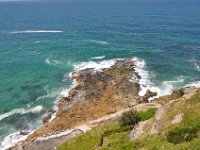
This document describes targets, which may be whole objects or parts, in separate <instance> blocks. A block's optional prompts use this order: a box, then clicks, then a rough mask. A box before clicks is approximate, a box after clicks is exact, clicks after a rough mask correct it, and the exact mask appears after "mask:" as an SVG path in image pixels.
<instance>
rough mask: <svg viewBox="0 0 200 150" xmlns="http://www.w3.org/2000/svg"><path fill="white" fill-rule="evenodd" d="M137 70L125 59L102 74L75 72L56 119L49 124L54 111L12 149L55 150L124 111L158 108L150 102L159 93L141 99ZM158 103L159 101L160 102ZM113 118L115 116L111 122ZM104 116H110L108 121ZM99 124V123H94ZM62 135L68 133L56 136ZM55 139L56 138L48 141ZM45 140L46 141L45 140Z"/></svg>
mask: <svg viewBox="0 0 200 150" xmlns="http://www.w3.org/2000/svg"><path fill="white" fill-rule="evenodd" d="M135 67H136V62H135V60H132V59H121V60H116V63H115V64H114V65H113V66H111V67H110V68H105V69H102V70H100V71H96V70H94V69H93V68H88V69H84V70H80V71H77V72H74V73H72V79H73V80H75V81H76V82H77V85H76V86H75V87H74V88H73V89H72V90H71V91H70V92H69V94H68V96H67V97H62V99H61V101H60V103H59V104H58V110H57V112H56V118H55V119H53V120H52V121H50V122H49V120H50V118H51V114H52V113H53V110H50V111H49V112H48V114H47V115H46V116H45V117H44V118H43V122H44V125H43V126H42V127H41V128H39V129H38V130H36V131H35V132H34V133H33V134H31V135H29V136H28V137H27V139H26V140H24V141H22V142H19V143H17V145H15V146H14V147H11V148H10V149H11V150H21V149H24V150H29V149H31V150H34V149H46V150H47V149H52V148H54V147H55V146H57V145H58V144H62V142H64V141H66V140H68V139H71V138H73V137H74V136H76V135H80V134H82V133H84V132H85V131H86V130H84V129H87V130H89V129H90V128H91V127H93V126H95V125H98V124H101V123H102V121H103V120H104V121H103V123H104V122H108V121H110V120H111V121H113V120H115V119H116V118H117V117H119V116H120V114H121V113H122V112H123V111H126V110H128V109H132V108H135V107H139V106H143V107H142V109H144V108H145V107H146V105H147V106H148V105H149V104H150V105H149V106H151V105H154V104H152V103H148V102H149V101H148V99H149V98H152V97H154V96H156V95H157V93H154V92H151V91H147V92H146V94H145V95H144V96H139V92H140V90H141V86H140V84H139V80H140V79H141V77H140V76H139V74H138V73H137V72H136V70H135ZM192 91H194V89H191V91H190V90H188V89H187V88H186V89H180V90H176V91H174V92H173V93H172V94H171V95H169V96H166V97H163V98H162V99H165V98H166V99H176V98H180V97H182V96H183V95H185V93H188V94H191V93H192ZM186 96H187V95H186ZM157 101H158V102H159V99H158V100H157ZM143 104H144V105H143ZM155 107H157V105H156V106H155ZM109 116H111V117H110V120H109ZM103 117H107V119H105V118H103ZM102 118H103V119H102ZM95 121H96V123H94V122H95ZM91 122H93V125H92V123H91ZM82 125H87V127H86V128H80V126H82ZM69 131H71V132H69ZM60 133H66V134H61V135H60V136H56V135H59V134H60ZM54 135H55V136H54ZM51 136H53V137H54V138H48V137H51ZM45 138H46V140H41V139H45ZM39 139H40V140H39ZM50 143H51V144H50ZM39 145H40V146H39ZM45 145H46V146H45Z"/></svg>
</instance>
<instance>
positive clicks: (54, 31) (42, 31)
mask: <svg viewBox="0 0 200 150" xmlns="http://www.w3.org/2000/svg"><path fill="white" fill-rule="evenodd" d="M61 32H63V31H60V30H24V31H12V32H10V33H12V34H20V33H61Z"/></svg>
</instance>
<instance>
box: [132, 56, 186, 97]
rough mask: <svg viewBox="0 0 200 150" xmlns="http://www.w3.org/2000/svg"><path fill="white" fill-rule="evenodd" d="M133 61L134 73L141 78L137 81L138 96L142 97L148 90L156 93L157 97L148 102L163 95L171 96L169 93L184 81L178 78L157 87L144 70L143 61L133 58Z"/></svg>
mask: <svg viewBox="0 0 200 150" xmlns="http://www.w3.org/2000/svg"><path fill="white" fill-rule="evenodd" d="M133 60H134V61H135V63H136V68H135V71H136V72H137V73H138V74H139V76H140V77H141V79H139V81H138V82H139V84H140V87H141V90H140V92H139V96H144V95H145V94H146V92H147V91H148V90H150V91H152V92H156V93H157V96H155V97H153V98H150V99H149V100H153V99H154V98H158V97H160V96H163V95H168V94H171V92H172V91H173V90H174V89H175V88H177V87H178V85H180V84H181V83H183V82H184V80H185V79H184V77H183V76H179V77H177V78H175V80H171V81H163V82H162V83H160V84H159V85H155V83H153V82H152V81H151V76H150V74H149V72H148V71H147V69H146V63H145V61H144V60H142V59H138V58H133Z"/></svg>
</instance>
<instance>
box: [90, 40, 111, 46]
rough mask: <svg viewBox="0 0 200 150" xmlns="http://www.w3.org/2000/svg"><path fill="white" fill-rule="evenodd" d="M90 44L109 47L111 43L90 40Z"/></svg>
mask: <svg viewBox="0 0 200 150" xmlns="http://www.w3.org/2000/svg"><path fill="white" fill-rule="evenodd" d="M89 42H91V43H96V44H100V45H109V44H110V43H109V42H107V41H100V40H89Z"/></svg>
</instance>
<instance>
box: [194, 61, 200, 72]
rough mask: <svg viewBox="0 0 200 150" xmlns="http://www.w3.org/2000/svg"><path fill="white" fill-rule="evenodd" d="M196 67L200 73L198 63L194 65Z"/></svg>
mask: <svg viewBox="0 0 200 150" xmlns="http://www.w3.org/2000/svg"><path fill="white" fill-rule="evenodd" d="M194 67H195V68H196V69H197V70H198V71H199V72H200V66H199V65H198V64H197V62H195V63H194Z"/></svg>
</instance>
